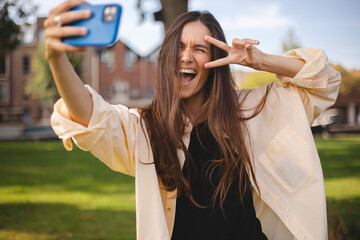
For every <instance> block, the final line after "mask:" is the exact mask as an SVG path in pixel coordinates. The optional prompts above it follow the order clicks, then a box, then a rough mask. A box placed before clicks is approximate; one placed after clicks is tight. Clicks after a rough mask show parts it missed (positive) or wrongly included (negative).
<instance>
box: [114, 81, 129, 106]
mask: <svg viewBox="0 0 360 240" xmlns="http://www.w3.org/2000/svg"><path fill="white" fill-rule="evenodd" d="M129 98H130V84H129V82H126V81H115V82H114V83H113V85H112V96H111V100H112V103H121V102H124V101H127V100H129Z"/></svg>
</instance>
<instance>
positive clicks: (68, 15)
mask: <svg viewBox="0 0 360 240" xmlns="http://www.w3.org/2000/svg"><path fill="white" fill-rule="evenodd" d="M91 14H92V13H91V10H79V11H68V12H64V13H62V14H61V23H62V24H63V25H64V24H67V23H70V22H75V21H79V20H83V19H87V18H89V17H91Z"/></svg>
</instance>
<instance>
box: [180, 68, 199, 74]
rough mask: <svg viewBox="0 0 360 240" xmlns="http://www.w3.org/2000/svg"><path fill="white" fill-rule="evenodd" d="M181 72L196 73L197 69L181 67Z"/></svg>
mask: <svg viewBox="0 0 360 240" xmlns="http://www.w3.org/2000/svg"><path fill="white" fill-rule="evenodd" d="M180 73H187V74H196V71H195V70H192V69H180Z"/></svg>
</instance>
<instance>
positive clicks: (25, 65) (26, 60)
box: [22, 55, 30, 74]
mask: <svg viewBox="0 0 360 240" xmlns="http://www.w3.org/2000/svg"><path fill="white" fill-rule="evenodd" d="M22 70H23V74H28V73H30V56H28V55H25V56H23V59H22Z"/></svg>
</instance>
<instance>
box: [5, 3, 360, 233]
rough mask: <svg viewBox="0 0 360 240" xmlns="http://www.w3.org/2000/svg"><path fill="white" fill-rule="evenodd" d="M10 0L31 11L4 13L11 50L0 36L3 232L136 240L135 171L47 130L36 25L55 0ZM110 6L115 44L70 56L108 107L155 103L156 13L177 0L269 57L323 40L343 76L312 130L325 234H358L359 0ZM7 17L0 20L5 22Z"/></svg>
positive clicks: (254, 76)
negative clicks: (116, 21) (116, 25)
mask: <svg viewBox="0 0 360 240" xmlns="http://www.w3.org/2000/svg"><path fill="white" fill-rule="evenodd" d="M6 2H12V3H15V4H18V6H20V9H21V10H22V11H24V13H27V12H28V15H29V16H28V17H26V16H25V15H26V14H25V15H22V16H21V15H17V14H16V12H15V10H10V12H9V15H10V19H12V20H14V22H15V23H16V24H18V25H19V26H20V31H19V35H17V36H16V37H18V38H19V39H20V42H19V43H18V44H13V46H12V47H9V48H7V49H6V48H4V46H7V45H6V44H0V140H1V142H0V239H135V196H134V179H133V178H131V177H127V176H124V175H121V174H118V173H115V172H112V171H111V170H110V169H108V168H107V167H106V166H105V165H103V164H102V163H101V162H99V161H98V160H97V159H95V158H94V157H93V156H91V154H89V153H88V152H83V151H81V150H79V149H77V148H75V150H74V151H73V152H66V151H65V149H64V148H63V147H62V143H61V141H59V140H56V136H54V133H53V132H52V130H51V128H50V127H49V116H50V114H51V111H52V105H53V102H54V101H55V100H56V99H57V98H58V95H57V94H56V91H54V86H53V84H51V83H52V79H51V75H50V72H49V69H48V66H47V64H46V62H45V61H44V59H43V45H42V41H41V40H42V39H43V30H42V24H43V21H44V17H46V15H47V13H48V11H49V10H50V9H51V8H53V7H55V6H56V5H58V4H59V3H61V2H62V1H60V0H55V1H40V0H36V1H35V0H33V1H22V0H18V1H15V0H14V1H6V0H4V1H2V2H1V3H0V6H1V8H2V9H0V13H1V14H2V15H0V16H4V12H5V11H4V10H5V5H2V4H4V3H6ZM89 2H90V3H93V4H95V3H101V2H104V1H96V0H93V1H89ZM111 2H117V3H120V4H121V5H122V6H123V16H122V20H121V24H120V29H119V36H118V41H117V42H116V44H115V45H114V46H112V47H109V48H90V49H88V51H87V52H86V53H85V54H83V55H80V57H79V55H71V56H70V59H71V61H72V63H73V64H74V67H75V69H76V70H77V71H78V73H79V75H81V76H82V78H83V80H84V82H85V83H88V84H90V85H92V86H93V87H94V88H95V89H97V90H98V91H99V92H100V93H101V94H102V96H103V97H104V98H105V99H106V100H107V101H109V102H111V103H114V104H117V103H122V104H126V105H128V106H137V105H139V104H144V103H147V102H149V100H151V97H152V95H153V86H154V81H155V80H154V78H155V74H154V73H155V72H156V57H157V53H158V50H159V46H160V44H161V41H162V39H163V35H164V24H163V23H162V22H161V21H155V20H154V16H156V17H157V18H158V17H159V13H160V16H161V13H162V14H163V16H162V17H163V21H165V22H167V21H170V20H167V19H166V18H165V17H164V13H166V12H171V11H175V10H171V9H172V8H173V6H175V9H177V10H179V9H180V10H181V8H182V7H181V6H180V5H181V4H179V3H180V2H183V3H184V2H185V4H184V6H185V7H186V9H187V10H195V9H199V10H209V11H210V12H212V13H213V14H214V15H215V17H216V18H217V19H218V20H219V22H220V24H221V25H222V26H223V27H224V31H225V34H226V37H227V40H228V42H231V40H232V38H235V37H237V38H244V37H248V38H254V39H257V40H260V42H261V44H260V46H259V48H260V50H262V51H264V52H268V53H272V54H281V53H282V52H284V51H286V50H288V49H290V48H294V47H321V48H323V49H324V50H325V52H326V53H327V54H328V56H329V63H330V64H331V65H332V66H333V67H334V68H336V69H337V70H339V71H340V72H341V74H342V76H343V83H342V85H341V90H340V96H339V99H338V101H337V102H336V104H335V105H334V107H333V108H332V109H330V110H328V111H326V114H324V115H322V116H321V118H319V119H318V120H317V121H316V124H315V125H314V126H313V132H314V137H315V140H316V145H317V148H318V151H319V155H320V158H321V163H322V166H323V169H324V177H325V187H326V193H327V207H328V220H329V221H328V222H329V238H330V239H359V238H360V230H359V229H360V187H359V186H360V171H359V170H360V148H359V147H360V134H359V132H360V45H359V43H358V39H359V38H360V15H359V14H358V12H359V10H360V2H359V1H356V0H353V1H350V0H345V1H334V0H329V1H324V0H320V1H302V2H293V1H291V2H289V1H251V2H248V1H247V2H245V1H231V0H224V1H221V4H219V2H218V1H205V0H192V1H189V2H187V1H173V0H161V1H160V0H141V1H137V0H136V1H135V0H132V1H111ZM36 5H37V7H38V8H37V9H36V10H33V9H32V6H36ZM184 6H183V7H184ZM14 7H15V8H13V9H16V5H15V6H14ZM161 9H162V11H160V10H161ZM154 13H156V14H154ZM175 14H176V12H175ZM4 22H5V20H4V18H0V24H1V25H0V26H1V27H3V26H4V24H3V23H4ZM2 29H3V28H2ZM1 32H5V33H6V28H5V31H4V30H2V31H1ZM10 32H11V31H10ZM5 35H6V34H5ZM10 37H11V39H14V35H10ZM8 42H9V41H5V43H8ZM10 42H11V41H10ZM2 43H3V42H2ZM233 73H234V77H235V79H236V81H237V84H238V85H239V87H243V88H255V87H260V86H263V85H264V84H267V83H269V82H270V81H273V80H276V78H275V76H274V75H272V74H267V73H262V72H255V71H251V70H249V69H246V68H242V67H233Z"/></svg>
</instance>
